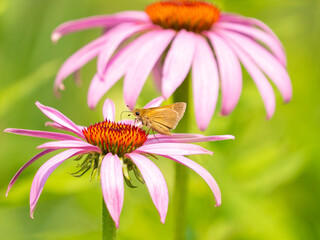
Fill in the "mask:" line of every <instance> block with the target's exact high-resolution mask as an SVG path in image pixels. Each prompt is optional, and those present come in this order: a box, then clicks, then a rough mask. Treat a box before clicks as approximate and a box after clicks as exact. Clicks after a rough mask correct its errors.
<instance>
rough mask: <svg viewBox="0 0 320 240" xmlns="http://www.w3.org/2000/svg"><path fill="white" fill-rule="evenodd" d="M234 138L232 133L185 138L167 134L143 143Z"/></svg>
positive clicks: (209, 140)
mask: <svg viewBox="0 0 320 240" xmlns="http://www.w3.org/2000/svg"><path fill="white" fill-rule="evenodd" d="M228 139H234V136H232V135H218V136H202V137H189V138H188V137H186V138H172V136H167V137H164V138H160V139H156V138H151V139H148V140H147V141H146V142H145V143H144V145H147V144H153V143H159V142H160V143H196V142H212V141H222V140H228Z"/></svg>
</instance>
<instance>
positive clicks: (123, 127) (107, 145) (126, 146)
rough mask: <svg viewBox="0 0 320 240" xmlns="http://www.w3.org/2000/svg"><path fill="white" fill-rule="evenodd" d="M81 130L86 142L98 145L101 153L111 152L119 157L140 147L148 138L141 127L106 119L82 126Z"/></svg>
mask: <svg viewBox="0 0 320 240" xmlns="http://www.w3.org/2000/svg"><path fill="white" fill-rule="evenodd" d="M82 132H83V134H84V136H85V137H86V139H87V142H88V143H90V144H92V145H95V146H97V147H99V148H100V149H101V150H102V154H103V155H105V154H107V153H110V152H111V153H112V154H117V155H118V156H119V157H123V156H124V154H125V153H130V152H132V151H133V150H135V149H137V148H139V147H141V146H142V145H143V144H144V143H145V141H146V140H147V138H148V134H147V133H146V132H145V131H144V130H143V129H141V128H138V127H136V126H132V125H129V124H123V123H115V122H111V121H107V120H106V121H103V122H99V123H96V124H94V125H91V126H89V127H87V128H84V129H83V130H82Z"/></svg>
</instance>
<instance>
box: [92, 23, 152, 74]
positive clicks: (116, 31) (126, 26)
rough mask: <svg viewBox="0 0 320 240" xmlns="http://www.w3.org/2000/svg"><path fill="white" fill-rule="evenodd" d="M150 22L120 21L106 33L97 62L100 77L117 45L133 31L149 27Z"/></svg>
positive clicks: (136, 31)
mask: <svg viewBox="0 0 320 240" xmlns="http://www.w3.org/2000/svg"><path fill="white" fill-rule="evenodd" d="M151 26H153V25H150V24H135V23H122V24H120V25H118V26H116V27H114V28H112V29H111V30H110V31H108V32H107V33H106V35H107V39H106V41H105V44H104V46H103V49H102V50H101V52H100V54H99V57H98V62H97V72H98V75H99V76H100V77H103V75H104V72H105V70H106V67H107V63H108V62H109V60H110V58H111V56H112V54H114V52H115V50H116V49H117V48H118V47H119V45H120V44H121V43H122V42H123V41H124V40H125V39H127V38H129V37H130V36H132V35H133V34H135V33H138V32H141V31H144V30H147V29H150V28H151Z"/></svg>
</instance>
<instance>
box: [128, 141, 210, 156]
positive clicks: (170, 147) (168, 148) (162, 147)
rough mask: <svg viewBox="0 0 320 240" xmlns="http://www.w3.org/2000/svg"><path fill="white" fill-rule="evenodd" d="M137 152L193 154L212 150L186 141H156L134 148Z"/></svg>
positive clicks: (206, 152)
mask: <svg viewBox="0 0 320 240" xmlns="http://www.w3.org/2000/svg"><path fill="white" fill-rule="evenodd" d="M133 152H136V153H151V154H159V155H161V154H162V155H163V153H164V152H165V153H166V154H168V155H193V154H210V155H212V152H211V151H209V150H207V149H204V148H203V147H200V146H198V145H193V144H186V143H155V144H148V145H143V146H141V147H139V148H138V149H136V150H134V151H133Z"/></svg>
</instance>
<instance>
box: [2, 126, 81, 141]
mask: <svg viewBox="0 0 320 240" xmlns="http://www.w3.org/2000/svg"><path fill="white" fill-rule="evenodd" d="M4 132H8V133H13V134H18V135H24V136H30V137H38V138H49V139H54V140H78V141H81V139H79V138H77V137H75V136H71V135H68V134H64V133H55V132H45V131H35V130H27V129H16V128H7V129H5V130H4Z"/></svg>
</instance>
